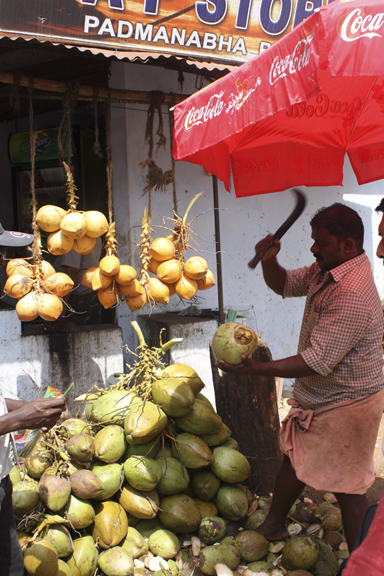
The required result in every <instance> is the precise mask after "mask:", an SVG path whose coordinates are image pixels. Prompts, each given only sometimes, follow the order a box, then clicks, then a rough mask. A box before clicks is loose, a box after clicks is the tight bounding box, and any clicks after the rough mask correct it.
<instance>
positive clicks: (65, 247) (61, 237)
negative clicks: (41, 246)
mask: <svg viewBox="0 0 384 576" xmlns="http://www.w3.org/2000/svg"><path fill="white" fill-rule="evenodd" d="M72 246H73V238H70V237H69V236H66V235H65V234H63V232H62V231H61V230H58V231H57V232H52V234H50V235H49V236H48V238H47V248H48V252H50V253H51V254H53V255H54V256H60V255H61V254H67V253H68V252H69V251H70V250H71V249H72Z"/></svg>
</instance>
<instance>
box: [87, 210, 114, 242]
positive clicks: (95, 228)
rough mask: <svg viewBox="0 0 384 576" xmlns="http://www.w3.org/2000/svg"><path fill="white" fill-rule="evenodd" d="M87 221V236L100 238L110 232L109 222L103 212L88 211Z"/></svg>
mask: <svg viewBox="0 0 384 576" xmlns="http://www.w3.org/2000/svg"><path fill="white" fill-rule="evenodd" d="M85 217H86V219H87V236H90V237H91V238H99V236H102V235H103V234H105V233H106V231H107V230H108V228H109V226H108V220H107V219H106V217H105V216H104V214H103V213H102V212H99V211H98V210H88V212H85Z"/></svg>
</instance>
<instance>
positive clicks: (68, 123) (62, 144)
mask: <svg viewBox="0 0 384 576" xmlns="http://www.w3.org/2000/svg"><path fill="white" fill-rule="evenodd" d="M78 89H79V85H78V83H77V82H73V83H69V84H68V88H67V92H66V94H65V97H64V101H63V111H64V112H63V117H62V119H61V122H60V124H59V130H58V134H57V145H58V149H59V158H60V160H61V162H65V161H66V162H67V164H68V165H70V163H71V156H72V113H73V110H74V108H75V105H76V100H77V92H78Z"/></svg>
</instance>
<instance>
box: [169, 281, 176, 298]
mask: <svg viewBox="0 0 384 576" xmlns="http://www.w3.org/2000/svg"><path fill="white" fill-rule="evenodd" d="M167 286H168V290H169V297H171V296H174V295H175V294H176V283H175V284H167Z"/></svg>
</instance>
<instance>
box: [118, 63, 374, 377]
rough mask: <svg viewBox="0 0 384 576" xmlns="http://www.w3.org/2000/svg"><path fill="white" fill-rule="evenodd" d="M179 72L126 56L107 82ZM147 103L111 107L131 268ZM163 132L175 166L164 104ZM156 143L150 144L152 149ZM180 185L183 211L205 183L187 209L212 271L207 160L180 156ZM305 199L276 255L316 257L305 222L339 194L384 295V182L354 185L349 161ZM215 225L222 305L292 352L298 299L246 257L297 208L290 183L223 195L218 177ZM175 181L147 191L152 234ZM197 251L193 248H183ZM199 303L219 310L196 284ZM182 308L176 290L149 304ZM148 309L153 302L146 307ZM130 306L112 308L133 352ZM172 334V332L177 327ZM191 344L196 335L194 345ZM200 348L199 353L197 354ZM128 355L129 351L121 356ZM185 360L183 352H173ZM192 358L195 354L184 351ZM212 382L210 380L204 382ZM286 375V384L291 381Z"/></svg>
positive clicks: (157, 86)
mask: <svg viewBox="0 0 384 576" xmlns="http://www.w3.org/2000/svg"><path fill="white" fill-rule="evenodd" d="M177 78H178V75H177V72H176V71H166V70H163V69H161V68H158V67H151V66H136V65H135V64H130V63H122V62H119V63H114V64H113V66H112V75H111V80H110V86H111V87H113V88H125V89H128V90H161V91H164V92H174V93H180V85H179V84H178V81H177ZM195 80H196V77H195V76H192V75H187V74H185V83H184V86H183V92H184V93H185V94H191V93H192V92H194V91H195ZM147 108H148V106H147V105H137V104H113V108H112V159H113V164H114V179H113V190H114V217H115V220H116V228H117V231H118V240H119V246H118V256H119V257H120V259H121V260H122V261H123V262H124V263H131V264H132V265H133V266H135V267H136V268H137V269H139V268H140V262H139V249H138V247H137V244H138V243H139V236H140V223H141V218H142V215H143V210H144V206H145V204H146V202H147V201H148V198H147V196H144V195H143V190H144V188H145V174H146V171H143V170H141V169H140V168H139V166H138V163H139V162H141V161H143V160H146V158H147V155H148V145H147V143H146V142H145V127H146V119H147ZM162 112H163V122H164V133H165V135H166V137H167V149H166V150H165V151H164V150H163V149H160V150H159V152H158V154H156V153H154V156H153V157H154V160H155V161H156V163H157V165H158V166H160V167H161V168H162V169H163V171H166V170H169V169H170V168H171V155H170V145H169V144H170V142H169V125H168V112H167V107H166V106H163V108H162ZM157 126H158V119H157V115H156V116H155V123H154V128H155V129H154V132H155V133H154V138H155V143H156V141H157V136H156V130H157ZM154 150H156V146H155V149H154ZM176 189H177V198H178V213H179V214H180V215H183V213H184V210H185V208H186V207H187V205H188V203H189V201H190V200H191V199H192V198H193V196H194V195H195V194H197V193H198V192H201V191H205V194H204V196H203V197H202V198H200V199H199V200H198V201H197V202H196V204H195V206H194V208H193V210H192V212H191V214H190V217H191V218H194V217H196V216H197V219H196V220H195V221H194V222H193V224H192V229H193V230H194V232H195V233H196V236H195V238H196V241H197V242H198V245H199V249H200V250H202V252H201V254H202V255H203V256H204V257H205V258H206V259H207V260H208V263H209V265H210V267H211V268H212V270H213V271H214V273H216V265H215V262H216V257H215V245H214V215H213V196H212V179H211V177H209V176H207V175H206V173H205V172H204V170H203V168H202V167H200V166H196V165H193V164H189V163H186V162H177V163H176ZM305 192H306V194H307V198H308V204H307V207H306V210H305V212H304V214H303V215H302V216H301V218H300V220H299V221H298V222H297V223H296V224H295V226H294V227H293V228H291V230H289V232H288V233H287V234H286V236H285V237H284V239H283V241H282V249H281V253H280V257H279V259H280V261H281V263H282V264H283V265H284V266H285V267H287V268H295V267H300V266H304V265H309V264H311V263H312V262H313V256H312V255H311V253H310V250H309V248H310V246H311V239H310V234H311V230H310V226H309V220H310V218H311V216H312V215H313V214H314V213H315V212H316V211H317V210H318V209H319V208H321V207H323V206H328V205H330V204H332V203H334V202H344V203H346V204H348V205H350V206H351V207H352V208H354V209H356V210H357V211H358V213H359V214H360V216H361V217H362V219H363V222H364V226H365V234H366V236H365V249H366V251H367V254H368V257H369V258H370V260H371V262H372V263H373V267H374V273H375V276H376V278H377V282H378V287H379V290H380V294H381V297H383V296H384V284H383V280H382V277H383V274H382V264H381V261H380V262H379V261H378V259H377V258H376V257H375V256H374V253H375V247H376V245H377V243H378V236H377V226H378V222H379V217H378V216H377V215H376V214H375V212H374V208H375V206H377V204H378V203H379V201H380V200H381V198H382V197H383V196H384V182H383V181H380V182H376V183H372V184H369V185H365V186H358V185H357V181H356V179H355V176H354V174H353V172H352V170H351V168H350V166H349V162H348V161H346V166H345V179H344V186H343V187H340V186H338V187H328V188H308V189H305ZM219 202H220V230H221V243H222V247H221V249H222V262H223V284H224V308H225V310H227V309H228V308H229V307H231V308H234V309H236V310H238V311H239V312H240V313H241V314H242V315H243V316H245V320H244V323H247V324H248V325H249V326H251V327H252V328H254V329H255V330H256V332H258V333H259V334H260V335H261V337H262V338H263V340H264V341H265V342H266V343H267V345H268V346H269V348H270V350H271V352H272V356H273V358H275V359H278V358H283V357H286V356H289V355H293V354H295V353H296V347H297V342H298V335H299V330H300V324H301V315H302V311H303V306H304V300H303V299H302V298H300V299H292V300H286V301H283V300H282V298H280V297H279V296H277V295H275V294H274V293H272V292H271V291H270V290H269V289H268V288H267V287H266V286H265V284H264V281H263V279H262V274H261V268H260V267H258V268H256V269H255V270H254V271H252V270H250V269H249V268H248V266H247V262H248V261H249V260H250V259H251V258H252V256H253V255H254V245H255V243H256V242H257V241H258V240H259V239H261V238H262V237H264V236H265V235H266V234H267V233H269V232H274V231H275V230H276V229H277V228H278V227H279V226H280V224H281V223H282V222H283V221H284V220H285V218H286V217H287V216H288V214H289V213H290V212H291V211H292V209H293V206H294V202H295V200H294V197H293V196H292V195H291V194H290V193H289V191H285V192H279V193H274V194H266V195H260V196H253V197H250V198H240V199H238V198H236V197H235V194H234V192H232V193H230V194H229V193H228V192H226V191H225V189H224V186H223V185H222V184H221V183H219ZM172 207H173V201H172V185H170V186H168V189H167V191H166V193H165V194H162V193H160V192H159V191H153V193H152V225H153V226H152V227H153V229H154V231H155V232H154V234H153V238H155V237H157V236H161V235H164V230H162V229H161V228H158V226H169V222H168V221H167V220H165V219H164V217H167V216H168V217H171V216H172ZM189 252H190V254H189V255H193V251H192V250H190V251H189ZM197 302H198V304H199V306H200V307H201V308H212V309H216V310H217V308H218V300H217V290H216V288H213V289H211V290H209V291H207V292H198V301H197ZM187 306H188V303H186V302H185V301H180V300H179V299H178V298H177V297H176V296H175V297H173V298H172V299H171V301H170V304H169V305H167V306H164V305H156V307H155V308H154V310H153V313H154V312H164V311H169V310H183V309H185V308H186V307H187ZM144 312H146V313H149V308H148V306H147V308H146V309H145V310H144ZM136 316H137V314H132V313H131V312H130V310H129V309H128V307H127V306H125V305H122V306H120V307H119V308H118V318H119V324H120V326H121V327H122V328H123V341H124V343H126V344H128V345H129V347H130V349H131V350H133V349H134V348H135V347H136V346H137V340H136V339H135V337H134V335H133V331H132V329H131V326H130V321H131V320H133V319H134V318H136ZM173 335H174V336H176V334H173ZM199 345H200V346H201V348H205V349H206V348H207V347H208V339H207V341H201V339H200V342H199ZM194 346H195V343H194ZM196 354H197V352H196ZM127 358H129V355H126V359H127ZM178 361H179V362H181V360H180V359H179V360H178ZM189 361H191V362H193V358H192V360H191V358H190V355H189ZM206 384H208V385H210V384H209V383H206ZM289 385H290V382H289V381H286V382H285V386H286V387H289Z"/></svg>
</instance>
